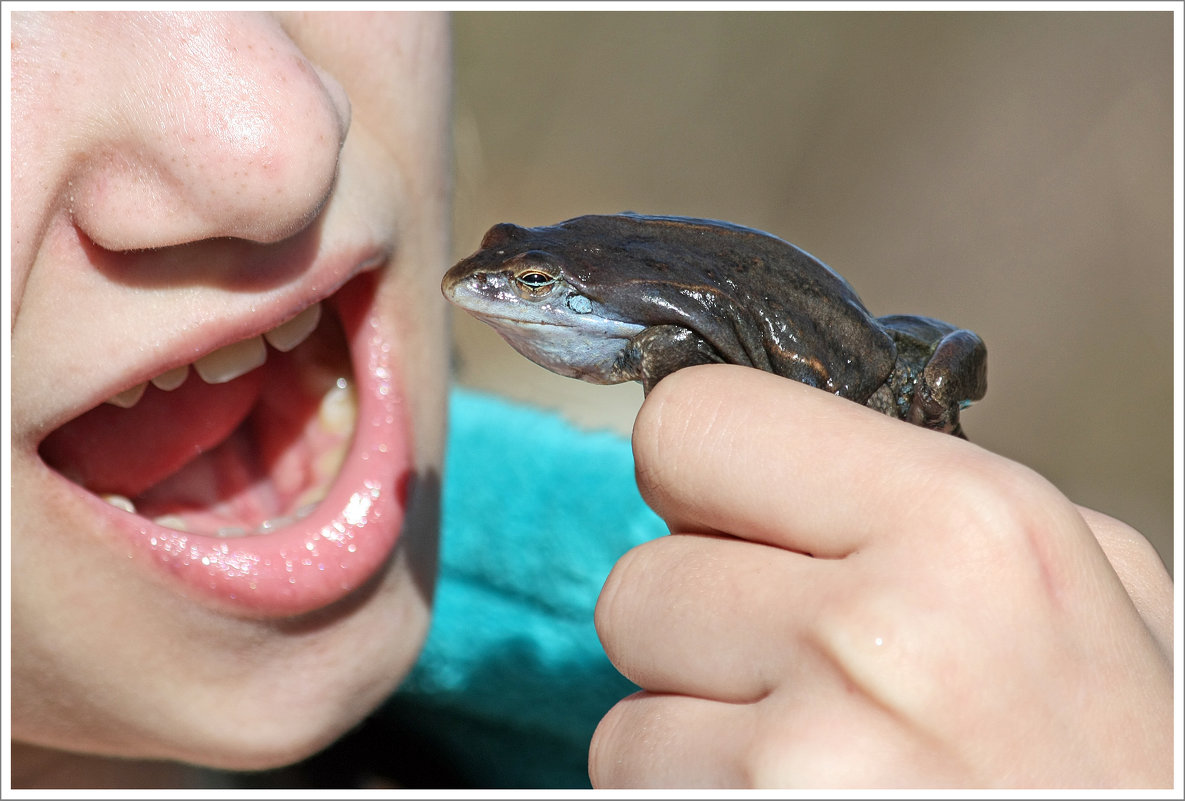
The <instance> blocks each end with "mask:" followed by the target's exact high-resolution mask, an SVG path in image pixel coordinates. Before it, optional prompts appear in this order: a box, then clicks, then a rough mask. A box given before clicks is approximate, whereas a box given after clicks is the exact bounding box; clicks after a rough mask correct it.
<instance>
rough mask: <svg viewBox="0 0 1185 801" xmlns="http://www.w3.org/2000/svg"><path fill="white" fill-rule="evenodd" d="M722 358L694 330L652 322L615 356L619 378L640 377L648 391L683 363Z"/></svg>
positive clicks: (631, 378)
mask: <svg viewBox="0 0 1185 801" xmlns="http://www.w3.org/2000/svg"><path fill="white" fill-rule="evenodd" d="M723 361H724V358H723V357H722V356H721V355H720V354H719V353H718V352H717V351H716V349H715V348H713V347H712V346H711V345H709V344H708V342H707V341H706V340H705V339H704V338H703V337H701V336H699V335H698V334H696V333H695V332H694V331H692V330H690V329H688V328H684V327H682V326H679V325H654V326H650V327H649V328H647V329H645V330H643V331H642V332H641V333H639V334H638V335H637V336H635V337H633V338H632V339H631V340H630V342H629V345H627V346H626V348H625V349H624V350H623V351H622V352H621V354H620V355H619V356H618V357H617V362H616V364H615V365H614V367H613V374H614V376H615V377H616V378H617V380H619V381H641V382H642V391H643V392H644V393H645V394H647V395H649V394H650V390H652V389H654V385H655V384H657V383H658V382H659V381H661V380H662V379H663V378H665V377H666V376H668V375H670V374H671V373H673V372H675V371H676V370H679V369H681V368H683V367H691V366H692V365H695V364H712V363H718V362H723Z"/></svg>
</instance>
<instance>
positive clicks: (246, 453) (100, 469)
mask: <svg viewBox="0 0 1185 801" xmlns="http://www.w3.org/2000/svg"><path fill="white" fill-rule="evenodd" d="M345 295H348V293H345V292H344V291H343V292H339V295H335V296H334V297H332V298H329V299H327V300H326V301H324V302H323V303H318V304H314V305H312V306H309V307H307V308H306V309H305V310H303V311H302V312H301V313H300V314H298V315H297V316H296V317H295V318H293V319H292V320H290V321H288V322H287V323H285V324H283V325H281V326H278V327H277V328H276V329H273V330H272V331H268V332H267V333H266V334H264V335H262V336H257V337H252V338H250V339H248V340H244V341H241V342H237V343H234V344H233V345H231V346H228V347H225V348H222V349H219V350H218V351H215V352H214V353H211V354H208V355H207V356H206V357H203V358H202V359H199V360H198V361H197V362H196V363H193V364H189V365H181V366H179V367H175V368H172V369H169V370H167V371H165V372H164V373H162V374H160V375H158V376H155V377H154V378H153V379H152V380H151V381H149V382H146V383H145V384H143V385H137V386H135V387H131V388H129V389H127V390H125V391H124V392H121V393H120V394H119V395H117V396H115V397H114V398H113V399H112V400H111V401H109V402H106V403H102V404H100V405H99V406H97V407H95V408H93V409H90V410H89V411H87V412H85V413H83V414H81V415H79V416H78V417H76V418H74V419H73V420H70V421H69V422H67V423H66V424H64V425H62V426H61V427H59V428H58V429H56V430H55V431H53V432H52V433H50V434H49V436H47V437H46V438H45V440H44V441H43V442H42V443H41V446H40V454H41V457H42V459H43V460H44V461H45V463H46V464H47V465H49V466H50V467H51V468H53V469H54V470H56V471H57V472H58V473H60V474H61V475H63V476H64V477H66V478H68V479H69V480H71V481H73V482H74V483H75V484H78V485H79V486H81V487H82V488H84V489H85V490H87V491H89V492H90V493H93V494H94V495H97V496H98V497H100V498H102V499H103V500H105V501H107V503H109V504H111V505H113V506H116V507H119V508H121V509H123V510H124V511H127V512H132V513H134V514H136V515H139V516H141V517H144V518H147V519H149V520H151V521H153V522H154V523H156V524H157V525H159V526H163V527H165V528H168V529H172V530H175V531H182V532H189V533H195V534H206V535H214V536H219V537H243V536H248V535H252V534H266V533H270V532H272V531H274V530H276V529H278V528H280V527H282V526H285V525H287V524H290V523H292V522H294V521H295V520H298V519H301V518H302V517H304V516H307V515H308V514H310V513H311V512H312V511H313V509H315V507H316V505H317V503H318V502H320V501H321V500H322V499H323V498H324V497H325V495H326V493H327V491H328V489H329V487H330V486H331V484H332V483H333V480H334V478H335V477H336V475H337V473H338V470H339V468H340V466H341V464H342V461H343V459H344V457H345V455H346V453H347V450H348V449H349V446H350V442H351V440H352V438H353V434H354V421H355V418H356V415H357V397H356V392H355V389H354V375H353V370H352V367H351V360H350V354H349V347H348V345H347V341H346V340H347V337H346V333H345V332H344V330H343V325H342V320H341V315H340V308H339V304H340V303H341V299H340V296H345Z"/></svg>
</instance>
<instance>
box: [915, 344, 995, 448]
mask: <svg viewBox="0 0 1185 801" xmlns="http://www.w3.org/2000/svg"><path fill="white" fill-rule="evenodd" d="M986 392H987V348H986V347H984V344H983V341H982V340H981V339H980V338H979V337H978V336H976V335H975V334H974V333H973V332H971V331H967V330H966V329H958V330H955V331H952V332H951V333H949V334H947V335H946V336H944V337H943V338H942V339H941V340H940V341H939V342H938V345H937V346H936V347H935V348H934V352H933V353H932V354H931V356H930V358H929V360H928V361H927V362H926V366H925V367H924V368H923V369H922V374H921V376H920V377H919V381H918V385H917V387H916V389H915V390H914V393H913V402H912V404H911V405H910V409H909V416H908V419H909V421H910V422H911V423H916V424H917V425H920V426H925V427H926V428H933V429H936V430H939V431H946V432H948V433H950V434H954V435H955V436H956V437H961V438H963V439H966V438H967V437H966V435H965V434H963V427H962V426H961V425H960V424H959V411H960V410H962V409H963V408H964V407H966V406H968V405H970V403H971V402H972V401H977V400H979V399H980V398H982V397H983V396H984V393H986Z"/></svg>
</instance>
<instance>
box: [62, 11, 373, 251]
mask: <svg viewBox="0 0 1185 801" xmlns="http://www.w3.org/2000/svg"><path fill="white" fill-rule="evenodd" d="M102 24H105V25H109V26H111V27H112V29H113V30H112V31H111V35H112V36H114V37H116V38H117V39H123V40H125V43H126V45H127V46H128V47H129V48H133V50H131V51H130V52H135V53H136V56H137V57H136V58H133V59H123V60H122V61H121V64H122V65H123V71H121V72H120V74H116V75H111V76H108V79H107V80H106V81H104V85H105V86H106V87H108V88H107V89H106V90H105V91H106V92H108V95H107V96H106V97H104V98H103V99H102V100H99V99H97V98H96V99H94V100H92V105H93V109H94V115H93V117H92V118H91V119H90V120H88V122H89V127H87V128H84V129H83V136H84V139H85V148H84V149H83V152H82V153H81V154H80V157H79V158H78V161H77V167H76V169H75V170H74V172H73V175H72V177H71V180H70V185H69V187H68V189H67V190H66V191H67V194H68V199H67V202H68V204H69V206H70V209H71V213H72V217H73V219H74V221H75V224H76V225H78V226H79V227H80V228H81V229H82V230H83V231H84V232H85V233H86V234H87V236H89V237H90V238H91V240H92V241H94V242H95V243H97V244H98V245H100V246H102V247H104V248H107V249H109V250H130V249H139V248H158V247H165V246H168V245H176V244H182V243H186V242H191V241H197V240H201V239H208V238H212V237H236V238H241V239H247V240H251V241H255V242H264V243H266V242H275V241H279V240H281V239H284V238H286V237H288V236H290V235H291V234H293V233H295V232H296V231H298V230H300V229H301V228H303V227H304V226H305V225H307V224H308V223H309V221H310V220H312V219H313V218H314V217H315V216H316V214H317V212H318V211H319V209H320V208H321V207H322V205H323V204H324V203H325V201H326V199H327V198H328V196H329V193H330V191H331V190H332V188H333V183H334V180H335V178H336V174H337V163H338V155H339V153H340V150H341V147H342V144H343V142H344V140H345V135H346V130H347V129H348V127H349V116H350V109H349V102H348V100H347V99H346V96H345V92H344V91H343V90H342V89H341V87H340V85H338V84H337V82H336V81H334V80H333V79H332V78H331V77H329V76H328V75H326V74H323V73H321V72H320V71H319V70H317V68H316V67H314V66H313V65H312V64H311V63H310V62H309V61H308V60H307V59H306V58H305V57H304V55H303V54H302V53H301V52H300V51H299V50H298V49H297V48H296V47H295V45H293V43H292V42H291V41H290V40H289V39H288V37H287V36H286V35H285V34H284V32H283V31H282V30H281V29H280V28H279V26H278V25H277V24H276V23H275V21H274V20H272V19H271V18H270V17H267V16H264V15H243V14H226V13H218V14H188V13H178V12H172V13H164V14H157V15H132V14H120V13H116V14H113V15H109V16H106V17H104V20H103V23H102Z"/></svg>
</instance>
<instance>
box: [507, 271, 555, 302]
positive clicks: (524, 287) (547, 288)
mask: <svg viewBox="0 0 1185 801" xmlns="http://www.w3.org/2000/svg"><path fill="white" fill-rule="evenodd" d="M555 282H556V276H554V275H552V274H551V273H545V272H543V271H542V270H539V269H535V268H528V269H526V270H523V271H521V272H518V273H515V274H514V288H515V289H516V290H517V291H518V293H519V295H521V296H522V297H524V298H527V299H528V300H535V299H538V298H542V297H543V296H545V295H547V294H548V293H550V292H551V288H552V287H553V286H555Z"/></svg>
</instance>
